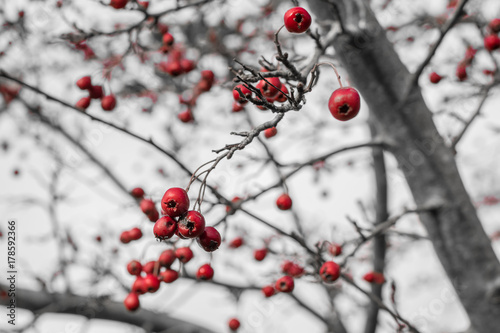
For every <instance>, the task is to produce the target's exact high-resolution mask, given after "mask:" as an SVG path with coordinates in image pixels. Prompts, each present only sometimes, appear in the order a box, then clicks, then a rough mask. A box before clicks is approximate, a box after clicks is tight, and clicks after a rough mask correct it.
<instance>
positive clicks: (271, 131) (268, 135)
mask: <svg viewBox="0 0 500 333" xmlns="http://www.w3.org/2000/svg"><path fill="white" fill-rule="evenodd" d="M276 134H278V130H277V129H276V127H271V128H267V129H266V130H265V131H264V136H265V137H266V139H269V138H272V137H273V136H275V135H276Z"/></svg>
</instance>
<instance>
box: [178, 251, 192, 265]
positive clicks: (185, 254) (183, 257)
mask: <svg viewBox="0 0 500 333" xmlns="http://www.w3.org/2000/svg"><path fill="white" fill-rule="evenodd" d="M175 256H176V257H177V259H179V261H180V262H182V263H183V264H185V263H187V262H188V261H189V260H191V259H193V251H191V249H190V248H189V247H180V248H178V249H177V250H175Z"/></svg>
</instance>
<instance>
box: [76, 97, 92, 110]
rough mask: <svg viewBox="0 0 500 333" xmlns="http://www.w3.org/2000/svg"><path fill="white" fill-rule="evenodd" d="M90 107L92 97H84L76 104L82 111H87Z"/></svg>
mask: <svg viewBox="0 0 500 333" xmlns="http://www.w3.org/2000/svg"><path fill="white" fill-rule="evenodd" d="M89 106H90V97H82V98H80V99H79V100H78V102H76V104H75V107H76V108H77V109H80V110H86V109H87V108H88V107H89Z"/></svg>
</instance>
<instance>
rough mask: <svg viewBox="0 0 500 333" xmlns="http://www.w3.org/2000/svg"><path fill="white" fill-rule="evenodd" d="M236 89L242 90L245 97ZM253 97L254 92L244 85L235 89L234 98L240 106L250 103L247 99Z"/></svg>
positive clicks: (239, 85)
mask: <svg viewBox="0 0 500 333" xmlns="http://www.w3.org/2000/svg"><path fill="white" fill-rule="evenodd" d="M236 88H238V89H240V90H241V93H242V94H243V96H244V97H241V96H240V93H239V92H238V90H236ZM250 97H252V91H251V90H250V89H248V88H247V87H246V86H245V85H243V84H238V85H237V86H236V87H234V89H233V98H234V100H235V101H236V102H238V103H240V104H246V103H247V102H248V100H247V98H250Z"/></svg>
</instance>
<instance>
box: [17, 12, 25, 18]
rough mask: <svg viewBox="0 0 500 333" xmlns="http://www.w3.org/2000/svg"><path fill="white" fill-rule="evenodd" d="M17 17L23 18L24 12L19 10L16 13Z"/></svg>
mask: <svg viewBox="0 0 500 333" xmlns="http://www.w3.org/2000/svg"><path fill="white" fill-rule="evenodd" d="M17 16H19V18H23V17H24V10H21V11H19V12H18V13H17Z"/></svg>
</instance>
